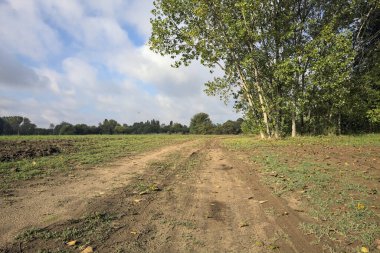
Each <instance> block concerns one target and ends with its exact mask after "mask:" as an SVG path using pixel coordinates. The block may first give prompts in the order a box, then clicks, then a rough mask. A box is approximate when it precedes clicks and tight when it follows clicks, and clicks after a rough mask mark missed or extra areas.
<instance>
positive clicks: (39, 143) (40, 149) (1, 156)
mask: <svg viewBox="0 0 380 253" xmlns="http://www.w3.org/2000/svg"><path fill="white" fill-rule="evenodd" d="M0 146H1V147H2V148H1V149H0V162H6V161H15V160H20V159H25V158H35V157H41V156H49V155H55V154H59V153H61V152H62V151H63V150H70V149H72V148H73V141H72V140H33V141H31V140H28V141H26V140H20V141H6V140H3V141H0Z"/></svg>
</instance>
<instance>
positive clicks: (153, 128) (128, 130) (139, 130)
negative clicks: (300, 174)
mask: <svg viewBox="0 0 380 253" xmlns="http://www.w3.org/2000/svg"><path fill="white" fill-rule="evenodd" d="M242 123H243V120H242V119H238V120H237V121H232V120H228V121H226V122H225V123H223V124H213V123H212V121H211V119H210V117H209V115H208V114H206V113H198V114H196V115H194V117H193V118H192V119H191V122H190V127H187V126H186V125H182V124H180V123H174V122H173V121H170V123H169V124H161V123H160V121H159V120H155V119H152V120H150V121H149V120H148V121H146V122H136V123H133V124H132V125H127V124H120V123H118V122H117V121H116V120H113V119H105V120H104V121H103V122H101V123H99V124H98V126H89V125H86V124H75V125H74V124H71V123H68V122H62V123H60V124H58V125H54V124H50V126H49V127H48V128H39V127H37V126H36V125H35V124H33V123H32V122H31V121H30V119H28V118H26V117H22V116H8V117H0V135H88V134H160V133H166V134H188V133H192V134H240V133H241V132H242V130H241V124H242Z"/></svg>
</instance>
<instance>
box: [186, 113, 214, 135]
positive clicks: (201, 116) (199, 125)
mask: <svg viewBox="0 0 380 253" xmlns="http://www.w3.org/2000/svg"><path fill="white" fill-rule="evenodd" d="M189 128H190V133H192V134H211V133H212V128H213V125H212V122H211V119H210V117H209V115H208V114H207V113H204V112H201V113H197V114H195V115H194V116H193V117H192V118H191V121H190V127H189Z"/></svg>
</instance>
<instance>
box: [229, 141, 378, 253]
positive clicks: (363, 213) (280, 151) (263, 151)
mask: <svg viewBox="0 0 380 253" xmlns="http://www.w3.org/2000/svg"><path fill="white" fill-rule="evenodd" d="M223 145H224V146H225V147H227V148H228V149H230V150H233V151H237V152H244V153H245V154H247V155H248V156H250V157H251V159H252V161H253V162H254V163H255V164H258V165H259V166H258V167H256V168H257V169H259V171H261V174H262V180H263V181H264V183H265V184H267V185H268V186H269V187H270V188H271V189H272V190H273V192H274V193H275V194H277V195H278V196H283V197H287V196H289V195H294V196H300V198H301V200H302V203H303V207H302V208H303V209H304V210H306V211H307V213H308V214H309V215H310V216H311V217H313V218H314V219H315V222H314V223H304V224H301V228H302V229H303V230H304V232H305V233H311V234H314V235H315V236H316V238H317V239H318V240H322V241H323V239H327V240H324V242H325V246H326V248H331V247H332V248H335V250H339V251H344V252H346V251H345V250H347V252H351V251H353V250H354V251H355V250H357V249H358V248H359V247H361V246H366V247H369V248H370V249H373V247H374V246H373V243H374V241H375V239H377V238H378V237H379V235H380V226H379V225H380V224H379V221H380V219H379V216H378V214H377V213H376V212H375V211H374V210H375V209H374V208H373V206H376V205H377V204H378V203H375V202H373V201H374V200H375V199H376V198H373V197H371V195H370V194H369V192H371V191H374V190H373V189H370V188H368V187H367V185H366V184H364V183H362V182H363V181H362V180H373V181H374V179H372V178H371V177H363V175H362V174H361V173H359V171H355V170H354V169H352V168H348V167H346V166H345V165H343V163H341V165H339V164H337V163H332V162H331V163H330V162H329V163H326V162H323V161H321V160H318V159H317V157H315V156H314V155H313V153H310V154H308V153H306V154H297V153H296V152H293V151H292V147H296V146H309V147H308V149H307V150H309V151H310V150H312V151H319V152H321V149H323V148H324V147H325V146H329V147H332V148H333V147H341V146H342V145H343V146H349V147H352V146H361V147H364V150H365V147H372V148H373V147H378V146H380V135H363V136H342V137H330V136H328V137H300V138H295V139H284V140H278V141H274V140H267V141H266V140H257V139H256V140H255V139H253V138H249V137H239V138H234V139H233V138H230V139H225V140H224V141H223ZM297 150H298V151H297V152H303V151H302V150H303V149H297ZM289 151H290V152H289ZM364 152H365V151H364ZM369 157H370V158H379V157H378V155H376V154H372V155H371V156H369ZM314 158H316V159H314ZM334 158H336V159H339V157H334ZM375 183H376V182H370V184H371V185H372V187H373V185H376V184H375ZM331 242H332V243H331Z"/></svg>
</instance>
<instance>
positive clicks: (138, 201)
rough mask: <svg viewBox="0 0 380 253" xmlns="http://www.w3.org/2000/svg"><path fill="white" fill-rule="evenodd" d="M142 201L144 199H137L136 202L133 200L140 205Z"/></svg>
mask: <svg viewBox="0 0 380 253" xmlns="http://www.w3.org/2000/svg"><path fill="white" fill-rule="evenodd" d="M141 200H142V199H135V200H133V201H134V202H136V203H140V202H141Z"/></svg>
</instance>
